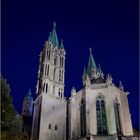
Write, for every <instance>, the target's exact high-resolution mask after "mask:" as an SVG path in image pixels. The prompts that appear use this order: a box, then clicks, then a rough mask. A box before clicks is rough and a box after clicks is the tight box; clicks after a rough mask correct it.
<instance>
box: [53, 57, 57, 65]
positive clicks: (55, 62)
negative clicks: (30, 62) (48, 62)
mask: <svg viewBox="0 0 140 140" xmlns="http://www.w3.org/2000/svg"><path fill="white" fill-rule="evenodd" d="M54 65H55V66H56V65H57V57H55V58H54Z"/></svg>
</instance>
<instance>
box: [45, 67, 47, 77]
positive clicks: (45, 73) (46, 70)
mask: <svg viewBox="0 0 140 140" xmlns="http://www.w3.org/2000/svg"><path fill="white" fill-rule="evenodd" d="M46 71H47V65H46V66H45V75H46Z"/></svg>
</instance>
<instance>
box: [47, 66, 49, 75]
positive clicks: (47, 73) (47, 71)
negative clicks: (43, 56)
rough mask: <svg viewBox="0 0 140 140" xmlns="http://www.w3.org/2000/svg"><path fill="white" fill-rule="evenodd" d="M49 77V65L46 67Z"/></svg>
mask: <svg viewBox="0 0 140 140" xmlns="http://www.w3.org/2000/svg"><path fill="white" fill-rule="evenodd" d="M48 75H49V65H48V68H47V76H48Z"/></svg>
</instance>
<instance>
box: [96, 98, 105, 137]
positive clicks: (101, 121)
mask: <svg viewBox="0 0 140 140" xmlns="http://www.w3.org/2000/svg"><path fill="white" fill-rule="evenodd" d="M96 116H97V132H98V134H107V120H106V111H105V102H104V100H103V98H102V97H99V98H97V101H96Z"/></svg>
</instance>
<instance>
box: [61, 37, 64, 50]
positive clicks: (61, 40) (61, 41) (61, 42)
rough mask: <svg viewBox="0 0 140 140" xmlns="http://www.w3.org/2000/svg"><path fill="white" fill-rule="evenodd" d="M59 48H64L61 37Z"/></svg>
mask: <svg viewBox="0 0 140 140" xmlns="http://www.w3.org/2000/svg"><path fill="white" fill-rule="evenodd" d="M60 48H61V49H63V48H64V44H63V39H61V44H60Z"/></svg>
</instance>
